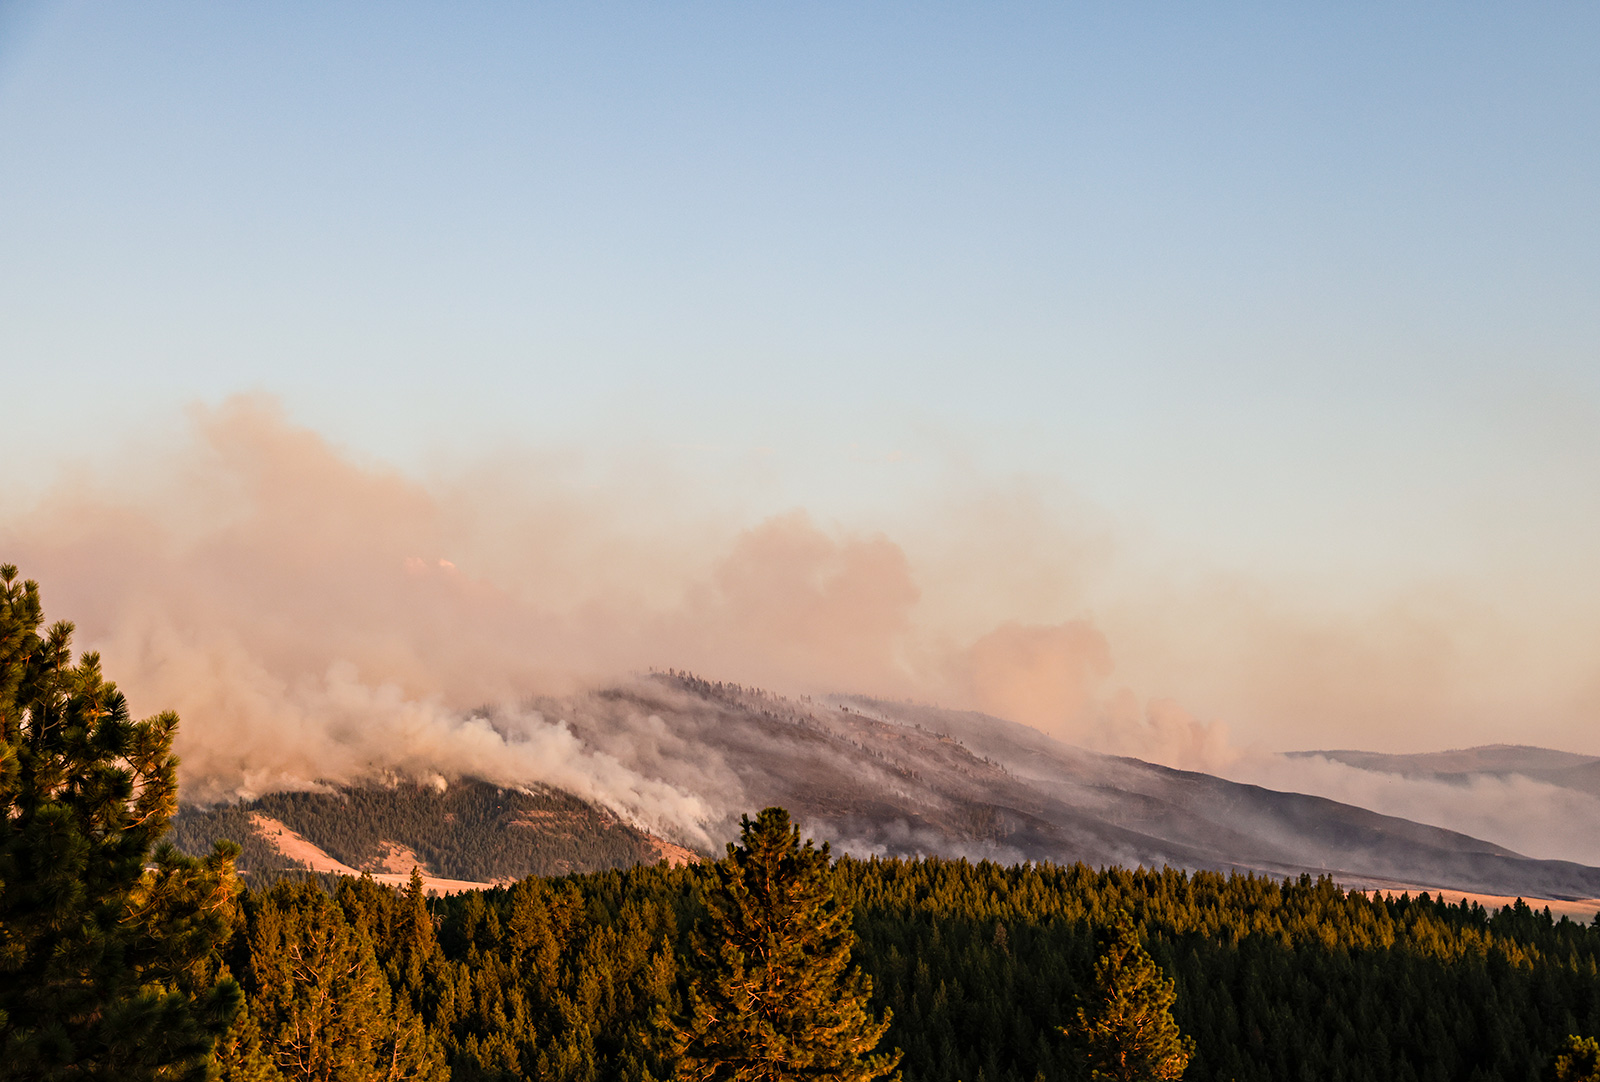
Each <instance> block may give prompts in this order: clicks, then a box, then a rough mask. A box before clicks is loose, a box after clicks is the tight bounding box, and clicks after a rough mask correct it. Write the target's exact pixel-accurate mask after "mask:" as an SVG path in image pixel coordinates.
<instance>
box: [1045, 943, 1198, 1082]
mask: <svg viewBox="0 0 1600 1082" xmlns="http://www.w3.org/2000/svg"><path fill="white" fill-rule="evenodd" d="M1099 938H1100V940H1101V949H1100V956H1099V957H1098V958H1097V959H1096V960H1095V964H1094V997H1095V998H1094V1001H1093V1002H1092V1003H1090V1004H1089V1005H1088V1006H1086V1007H1083V1008H1080V1009H1079V1011H1078V1026H1077V1032H1076V1033H1072V1032H1071V1031H1067V1032H1068V1033H1069V1034H1070V1035H1072V1036H1075V1037H1077V1038H1079V1039H1080V1040H1082V1041H1083V1043H1084V1045H1085V1051H1086V1052H1087V1053H1088V1060H1089V1068H1090V1071H1091V1072H1092V1073H1091V1075H1090V1077H1091V1078H1094V1079H1095V1080H1096V1082H1099V1080H1101V1079H1105V1080H1107V1082H1113V1080H1114V1082H1157V1080H1166V1079H1176V1078H1182V1077H1183V1070H1184V1068H1185V1067H1187V1066H1188V1064H1189V1057H1190V1056H1192V1055H1193V1054H1194V1042H1193V1041H1192V1040H1190V1039H1189V1038H1187V1037H1184V1036H1182V1035H1181V1034H1180V1033H1179V1032H1178V1025H1177V1023H1176V1022H1174V1021H1173V1020H1172V1003H1173V1001H1174V1000H1175V999H1176V998H1177V993H1176V991H1175V990H1174V988H1173V982H1172V980H1171V979H1170V978H1167V977H1165V976H1163V975H1162V973H1161V969H1160V967H1159V966H1157V965H1156V963H1155V960H1154V959H1153V958H1151V957H1150V955H1149V954H1148V953H1147V952H1146V951H1145V949H1144V947H1143V946H1142V945H1141V944H1140V943H1139V935H1138V932H1137V931H1136V930H1135V929H1134V926H1133V922H1132V921H1131V920H1130V919H1129V918H1128V915H1127V914H1126V913H1119V914H1118V915H1117V918H1116V919H1115V921H1113V923H1112V924H1111V925H1110V927H1109V928H1106V929H1103V930H1102V932H1101V934H1100V937H1099Z"/></svg>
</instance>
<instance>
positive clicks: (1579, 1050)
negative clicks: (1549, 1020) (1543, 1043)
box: [1546, 1037, 1600, 1082]
mask: <svg viewBox="0 0 1600 1082" xmlns="http://www.w3.org/2000/svg"><path fill="white" fill-rule="evenodd" d="M1546 1074H1547V1076H1548V1077H1549V1078H1552V1079H1554V1080H1555V1082H1600V1041H1597V1040H1595V1039H1594V1038H1593V1037H1568V1038H1567V1039H1566V1040H1565V1041H1563V1042H1562V1043H1561V1047H1560V1049H1558V1050H1557V1052H1556V1058H1555V1061H1554V1062H1552V1063H1551V1064H1550V1070H1549V1071H1548V1072H1546Z"/></svg>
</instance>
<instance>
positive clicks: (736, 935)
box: [662, 808, 900, 1082]
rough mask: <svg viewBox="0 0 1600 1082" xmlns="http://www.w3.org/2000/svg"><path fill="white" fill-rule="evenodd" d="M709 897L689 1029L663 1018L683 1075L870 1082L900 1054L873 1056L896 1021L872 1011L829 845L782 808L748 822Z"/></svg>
mask: <svg viewBox="0 0 1600 1082" xmlns="http://www.w3.org/2000/svg"><path fill="white" fill-rule="evenodd" d="M714 874H715V881H714V884H713V885H712V887H711V889H710V890H708V891H707V893H706V896H705V899H704V901H705V908H706V915H707V925H706V926H705V927H703V928H702V929H701V930H700V931H699V933H698V934H697V936H696V940H697V954H698V955H699V961H700V964H701V966H702V972H701V974H700V976H699V977H698V979H696V980H695V981H694V982H693V984H692V986H691V988H690V990H689V1003H688V1006H689V1015H688V1019H687V1021H685V1022H682V1023H678V1022H669V1021H666V1020H665V1019H664V1018H663V1020H662V1021H663V1024H664V1025H665V1027H666V1028H667V1030H668V1032H669V1034H670V1036H671V1038H672V1040H671V1045H672V1049H671V1050H672V1052H673V1053H675V1054H676V1055H677V1056H678V1066H677V1077H678V1078H681V1079H693V1080H695V1082H790V1080H798V1079H819V1078H826V1079H837V1080H839V1082H871V1080H873V1079H878V1078H884V1077H886V1076H890V1075H893V1076H894V1077H895V1078H898V1074H895V1073H894V1072H895V1067H896V1065H897V1064H898V1063H899V1061H900V1053H899V1052H894V1053H892V1054H886V1053H879V1054H876V1055H873V1054H871V1053H872V1050H873V1049H874V1048H876V1047H877V1045H878V1042H879V1041H880V1040H881V1039H882V1037H883V1034H884V1033H885V1031H887V1030H888V1028H889V1018H888V1013H887V1012H885V1015H884V1018H883V1020H882V1021H876V1020H874V1019H873V1017H872V1015H871V1014H870V1013H869V1011H868V999H869V997H870V996H871V994H872V985H871V981H870V980H869V979H868V978H867V977H866V975H865V974H863V973H862V972H861V971H860V970H859V969H849V971H848V972H846V968H847V967H848V966H849V964H850V950H851V947H852V946H853V945H854V943H855V934H854V932H852V931H851V928H850V920H851V916H850V911H849V910H848V909H846V908H845V907H844V906H842V905H841V904H840V902H839V899H838V898H837V897H836V895H835V893H834V887H833V876H832V871H831V868H830V867H829V852H828V846H827V845H826V844H824V845H823V846H822V848H821V849H820V850H819V849H816V848H814V847H813V845H812V843H811V841H810V840H807V841H806V842H805V843H804V845H802V844H801V841H800V828H799V827H797V826H794V825H792V824H791V823H790V821H789V813H788V812H786V811H784V810H783V809H782V808H767V809H766V810H765V811H763V812H762V813H761V814H760V815H759V816H757V817H756V819H755V820H754V821H751V819H750V818H749V816H745V817H744V818H743V820H742V832H741V844H740V845H739V846H737V847H735V846H733V845H731V844H730V845H729V846H728V856H727V859H726V860H723V861H720V862H719V863H718V864H717V865H716V867H715V869H714Z"/></svg>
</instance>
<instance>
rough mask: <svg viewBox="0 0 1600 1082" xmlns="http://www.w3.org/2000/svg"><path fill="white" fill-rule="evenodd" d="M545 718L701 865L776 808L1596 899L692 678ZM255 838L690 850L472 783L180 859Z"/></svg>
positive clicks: (534, 859)
mask: <svg viewBox="0 0 1600 1082" xmlns="http://www.w3.org/2000/svg"><path fill="white" fill-rule="evenodd" d="M530 708H531V709H534V710H536V711H537V712H538V714H539V715H540V716H542V717H545V718H555V719H559V720H560V721H561V722H562V723H563V724H565V725H566V726H568V727H569V728H570V730H571V732H572V733H573V735H575V736H576V737H577V738H578V739H579V740H580V741H582V743H583V744H584V745H585V746H586V747H587V748H589V749H591V750H592V751H593V752H594V753H595V754H597V755H603V756H606V757H609V758H610V759H614V760H615V761H616V762H618V763H620V764H622V765H623V766H624V767H626V768H627V769H628V770H630V771H633V772H634V773H635V774H637V775H639V776H642V777H647V778H653V779H660V780H662V781H665V782H667V783H669V784H671V785H673V786H676V787H677V788H678V789H680V790H681V791H683V792H685V793H690V794H694V795H695V796H697V797H698V798H699V799H700V802H701V803H702V804H703V805H704V806H706V807H709V808H710V809H711V813H710V814H711V821H709V822H705V823H701V824H700V826H701V827H702V828H703V830H702V831H701V833H700V837H701V841H700V845H699V847H700V849H701V851H702V852H706V853H712V852H714V851H715V849H716V848H718V846H717V845H715V844H713V845H711V846H707V845H706V844H705V843H704V838H706V837H709V838H711V839H713V841H714V842H715V840H716V839H725V838H731V837H733V836H735V835H736V834H737V832H738V820H739V816H740V815H741V814H743V813H747V812H753V811H755V810H756V809H759V808H761V807H764V806H767V805H772V804H777V805H782V806H784V807H786V808H788V809H790V811H791V812H792V813H794V815H795V816H796V818H797V819H798V820H799V821H801V822H802V823H803V824H804V825H805V827H806V829H807V831H808V832H809V833H811V834H814V835H815V836H817V837H819V838H825V839H829V840H831V841H833V842H834V843H835V845H836V846H838V847H839V848H841V849H843V850H845V851H848V852H851V853H855V854H858V855H870V854H880V855H885V856H908V857H909V856H920V855H933V856H943V857H965V858H968V859H973V860H980V859H990V860H995V861H999V862H1002V863H1018V862H1023V861H1052V862H1058V863H1071V862H1074V861H1082V862H1084V863H1086V864H1089V865H1092V866H1107V865H1124V866H1129V867H1132V866H1139V865H1143V866H1146V867H1161V866H1163V865H1170V866H1173V867H1176V868H1183V869H1189V870H1200V869H1210V870H1219V871H1235V870H1237V871H1253V872H1262V873H1266V874H1270V875H1273V876H1280V877H1281V876H1293V875H1299V874H1301V873H1311V874H1314V875H1320V874H1328V875H1331V876H1333V877H1334V878H1335V879H1336V880H1338V881H1340V882H1341V883H1344V884H1346V885H1347V886H1350V887H1357V888H1374V887H1375V888H1385V887H1391V886H1395V885H1400V884H1404V885H1420V886H1426V887H1431V888H1441V887H1442V888H1449V889H1452V890H1458V891H1468V892H1475V893H1482V894H1491V895H1511V896H1515V895H1522V896H1527V897H1542V898H1558V899H1576V898H1594V897H1597V896H1600V869H1596V868H1592V867H1588V866H1585V865H1580V864H1573V863H1568V862H1564V861H1553V860H1533V859H1529V858H1526V857H1523V856H1521V855H1519V854H1517V853H1514V852H1512V851H1510V850H1508V849H1506V848H1504V847H1502V846H1498V845H1494V844H1492V843H1489V842H1486V841H1483V840H1481V839H1478V838H1473V837H1470V836H1468V835H1465V834H1461V833H1457V832H1454V831H1450V830H1445V829H1441V828H1438V827H1433V826H1425V825H1422V824H1419V823H1415V822H1412V821H1410V820H1407V819H1400V818H1395V817H1393V816H1386V815H1380V814H1377V813H1375V812H1372V811H1368V810H1366V809H1363V808H1358V807H1354V806H1351V805H1349V804H1342V803H1339V802H1337V801H1334V800H1328V799H1324V798H1322V797H1316V796H1308V795H1306V794H1302V793H1289V792H1279V791H1275V790H1271V789H1265V788H1262V787H1259V786H1255V785H1247V784H1241V783H1237V782H1232V781H1227V780H1224V779H1222V778H1217V777H1213V776H1211V775H1207V774H1200V773H1194V772H1188V771H1180V770H1173V769H1169V768H1166V767H1161V766H1155V765H1153V764H1150V763H1146V762H1142V761H1139V760H1137V759H1127V758H1117V757H1112V756H1106V755H1100V754H1096V753H1093V752H1089V751H1085V750H1083V749H1081V748H1076V747H1072V746H1070V745H1066V744H1063V743H1061V742H1059V741H1056V740H1053V739H1051V738H1049V737H1047V736H1045V735H1044V734H1042V733H1040V732H1038V731H1037V730H1034V729H1030V728H1027V727H1025V726H1022V725H1016V724H1013V723H1011V722H1006V721H1003V720H1001V719H998V718H992V717H988V716H985V715H981V714H974V713H968V712H962V711H952V710H943V709H938V708H934V707H927V706H917V705H911V704H906V703H889V702H883V701H879V700H873V699H868V698H862V697H840V698H835V699H831V700H827V701H822V700H811V699H799V700H793V699H786V698H783V697H780V696H775V695H771V694H768V693H766V692H763V691H760V690H756V689H748V688H742V687H738V686H737V685H730V684H721V683H712V682H709V681H705V680H701V679H698V678H695V677H692V676H687V675H683V674H677V673H672V674H665V675H656V676H652V677H649V678H644V679H640V680H636V681H634V682H632V683H629V684H627V685H623V686H617V687H611V688H607V689H604V690H599V691H595V692H592V693H589V694H586V695H581V696H577V697H573V698H568V699H563V700H549V701H540V702H536V703H533V704H530ZM490 721H491V723H493V719H492V718H491V719H490ZM504 724H506V725H507V726H508V729H507V731H508V733H510V732H511V731H512V730H511V729H510V728H509V726H510V724H511V723H510V722H505V723H504ZM508 738H509V736H508ZM1555 765H1556V766H1559V767H1571V766H1574V765H1577V766H1582V765H1583V764H1570V763H1559V764H1555ZM252 817H265V818H266V819H270V820H274V821H276V822H279V823H282V824H283V825H284V826H285V827H286V828H288V829H289V830H291V831H293V832H295V833H297V834H299V835H300V836H302V837H303V838H304V839H306V840H308V841H309V842H312V843H314V844H315V845H317V846H320V847H321V848H322V850H324V851H325V852H326V853H327V854H329V855H331V856H332V857H333V858H336V859H337V860H338V861H340V862H342V863H344V864H346V865H348V866H350V867H352V868H358V869H364V870H372V871H380V870H390V869H391V866H392V865H393V864H394V862H395V860H396V858H397V855H398V856H399V857H400V858H401V862H402V863H403V860H404V858H406V857H414V858H416V859H417V860H419V862H420V863H421V864H422V866H423V868H424V871H425V872H428V873H430V874H432V875H435V876H441V877H447V878H453V879H464V880H477V881H489V880H500V879H507V878H517V877H521V876H524V875H528V874H558V873H562V872H566V871H575V870H593V869H601V868H613V867H620V866H625V865H629V864H633V863H641V862H643V863H653V862H655V861H656V860H658V859H661V858H662V856H663V855H664V854H665V852H666V850H665V848H664V847H665V846H666V844H667V841H676V842H680V843H686V842H688V840H689V839H688V838H687V837H677V838H670V839H667V841H663V840H660V839H657V838H653V837H651V836H650V835H648V834H646V833H645V832H644V831H642V830H640V829H639V828H637V827H636V826H633V825H630V824H629V823H626V822H623V821H622V820H620V819H619V818H617V816H615V815H613V814H611V813H610V812H607V811H605V810H603V809H601V808H598V807H596V806H595V805H592V804H589V803H586V802H584V801H582V800H579V799H578V798H576V797H574V796H571V795H570V794H567V793H563V792H560V791H559V790H555V789H551V788H548V787H542V786H529V787H527V788H526V789H509V788H503V787H496V786H493V785H489V784H487V783H483V782H475V781H457V782H453V783H451V784H450V785H448V786H447V787H446V788H444V789H443V790H442V791H441V790H439V789H436V788H433V787H431V786H424V785H417V784H413V783H400V784H391V785H387V786H379V787H368V788H358V789H347V790H343V791H339V792H329V793H280V794H274V795H271V796H267V797H263V798H261V799H259V800H255V801H252V802H250V803H249V804H246V805H236V806H232V807H223V808H215V809H211V810H208V811H199V810H195V809H188V810H186V811H185V812H184V814H183V815H182V816H180V819H179V823H178V841H179V844H180V845H181V846H182V847H184V848H187V849H191V850H193V849H196V848H200V847H204V846H205V845H208V844H209V842H210V840H211V838H213V837H217V836H222V835H225V836H230V837H233V838H235V839H236V840H239V841H241V842H243V843H244V844H245V852H244V854H243V857H242V861H241V862H242V864H243V865H244V866H246V867H254V868H267V867H271V866H282V865H284V864H285V863H287V862H288V859H287V858H286V857H285V855H284V854H283V853H282V852H280V851H279V848H278V847H276V846H274V845H273V844H272V843H271V841H270V840H269V839H268V838H267V837H265V836H264V835H263V834H262V832H261V831H260V830H259V828H258V826H257V825H256V820H255V819H253V818H252ZM683 855H684V854H683V852H682V851H681V850H680V851H678V856H679V857H680V858H681V856H683Z"/></svg>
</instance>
